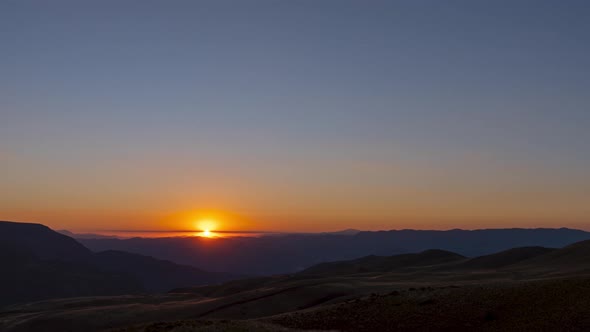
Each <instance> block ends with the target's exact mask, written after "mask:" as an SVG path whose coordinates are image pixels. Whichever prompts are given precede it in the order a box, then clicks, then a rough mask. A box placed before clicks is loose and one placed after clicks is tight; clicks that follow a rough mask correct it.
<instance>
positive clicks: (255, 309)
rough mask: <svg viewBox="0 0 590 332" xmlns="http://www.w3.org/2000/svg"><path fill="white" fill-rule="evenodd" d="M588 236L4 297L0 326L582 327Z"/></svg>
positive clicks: (589, 304) (589, 310) (588, 311)
mask: <svg viewBox="0 0 590 332" xmlns="http://www.w3.org/2000/svg"><path fill="white" fill-rule="evenodd" d="M589 246H590V243H581V244H576V245H573V246H569V247H566V248H564V249H559V250H542V249H538V248H525V249H515V250H510V251H507V252H502V253H498V254H494V255H489V256H483V257H479V258H475V259H469V258H465V257H459V256H455V255H453V254H452V253H444V252H433V251H428V252H425V253H421V254H413V255H410V256H408V255H404V256H403V257H395V256H392V257H381V258H380V257H369V258H366V259H357V260H353V261H345V262H338V263H334V264H322V265H321V266H317V267H314V268H312V269H309V270H306V271H303V272H302V273H299V274H295V275H283V276H273V277H264V278H256V279H246V280H237V281H232V282H228V283H224V284H220V285H210V286H201V287H191V288H183V289H176V290H173V291H171V292H170V293H168V294H160V295H136V296H110V297H83V298H70V299H58V300H50V301H43V302H36V303H30V304H26V305H19V306H11V307H5V308H4V309H3V310H2V311H1V312H0V330H2V331H11V332H18V331H85V332H92V331H177V332H180V331H300V330H336V331H473V330H483V331H486V330H489V331H530V330H537V331H586V330H589V329H590V318H589V317H590V274H588V271H589V269H588V265H589V263H588V262H589V261H588V260H586V259H584V257H586V256H585V255H586V254H587V253H588V247H589ZM433 253H434V256H433ZM433 257H440V258H441V261H440V263H437V261H436V260H432V258H433ZM449 257H451V258H452V259H449ZM425 264H427V265H425ZM331 266H334V267H335V268H334V271H331V270H330V268H329V267H331ZM314 271H316V272H317V273H313V272H314Z"/></svg>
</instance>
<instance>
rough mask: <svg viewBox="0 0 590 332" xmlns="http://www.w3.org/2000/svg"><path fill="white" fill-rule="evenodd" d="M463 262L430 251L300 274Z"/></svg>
mask: <svg viewBox="0 0 590 332" xmlns="http://www.w3.org/2000/svg"><path fill="white" fill-rule="evenodd" d="M462 260H465V257H464V256H462V255H459V254H456V253H453V252H450V251H445V250H436V249H430V250H426V251H423V252H420V253H417V254H402V255H395V256H389V257H381V256H366V257H363V258H359V259H355V260H350V261H341V262H329V263H322V264H318V265H315V266H312V267H310V268H308V269H305V270H303V271H302V272H301V273H300V274H313V275H345V274H353V273H362V272H390V271H395V270H400V269H405V268H411V267H425V266H432V265H439V264H445V263H450V262H457V261H462Z"/></svg>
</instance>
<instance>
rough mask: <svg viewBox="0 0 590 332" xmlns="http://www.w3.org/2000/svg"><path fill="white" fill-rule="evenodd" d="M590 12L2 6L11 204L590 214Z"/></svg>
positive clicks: (121, 221) (420, 6)
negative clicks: (589, 145) (589, 144)
mask: <svg viewBox="0 0 590 332" xmlns="http://www.w3.org/2000/svg"><path fill="white" fill-rule="evenodd" d="M589 17H590V3H588V2H587V1H360V0H359V1H317V0H314V1H311V0H310V1H219V0H217V1H174V0H171V1H163V0H162V1H80V0H78V1H59V0H57V1H40V0H39V1H26V0H18V1H17V0H4V1H2V2H0V47H1V51H0V163H1V165H2V172H1V173H0V184H1V186H2V192H1V193H0V211H1V213H2V215H0V219H13V220H14V219H17V220H34V221H39V222H45V223H47V224H49V225H52V226H55V227H69V228H73V229H75V228H79V229H98V228H101V227H107V228H108V227H115V226H119V228H131V229H152V228H165V227H170V228H186V223H187V221H186V220H188V219H187V218H189V219H190V218H192V217H187V215H191V214H193V213H194V214H197V213H200V212H199V211H217V212H216V213H218V214H219V213H220V212H219V211H222V212H223V213H221V214H224V215H226V217H225V218H226V219H227V221H226V222H227V223H228V225H231V226H227V227H230V228H236V229H241V228H243V229H245V228H248V227H250V228H252V227H253V228H255V229H267V230H285V229H288V230H324V229H326V230H328V229H338V228H344V227H355V228H361V229H363V228H364V229H378V228H400V227H415V228H449V227H466V228H469V227H500V226H502V227H503V226H507V225H515V226H525V227H529V226H564V225H569V226H576V227H585V228H590V224H589V223H588V222H589V221H590V219H589V217H590V176H589V170H590V148H589V147H588V142H590V130H589V129H590V78H589V72H590V70H589V69H590V43H589V42H588V41H589V37H590V19H588V18H589ZM178 215H182V216H183V217H178ZM175 218H176V219H175Z"/></svg>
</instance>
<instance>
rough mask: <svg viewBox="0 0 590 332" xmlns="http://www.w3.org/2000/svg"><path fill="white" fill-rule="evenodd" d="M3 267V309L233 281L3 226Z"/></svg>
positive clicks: (38, 228) (41, 229)
mask: <svg viewBox="0 0 590 332" xmlns="http://www.w3.org/2000/svg"><path fill="white" fill-rule="evenodd" d="M0 267H1V271H2V273H0V305H3V304H9V303H15V302H22V301H34V300H41V299H49V298H55V297H70V296H90V295H117V294H133V293H138V292H145V291H146V290H147V291H167V290H169V289H171V288H176V287H182V286H190V285H199V284H209V283H216V282H219V281H224V280H227V279H228V278H230V277H231V276H230V275H228V274H222V273H210V272H206V271H203V270H200V269H197V268H195V267H192V266H185V265H179V264H175V263H172V262H169V261H164V260H159V259H155V258H152V257H147V256H142V255H137V254H131V253H125V252H115V251H106V252H100V253H92V252H91V251H90V250H88V249H87V248H86V247H84V246H83V245H81V244H80V243H78V242H77V241H76V240H74V239H72V238H70V237H68V236H65V235H63V234H59V233H57V232H55V231H53V230H51V229H49V228H48V227H46V226H43V225H40V224H28V223H15V222H3V221H2V222H0Z"/></svg>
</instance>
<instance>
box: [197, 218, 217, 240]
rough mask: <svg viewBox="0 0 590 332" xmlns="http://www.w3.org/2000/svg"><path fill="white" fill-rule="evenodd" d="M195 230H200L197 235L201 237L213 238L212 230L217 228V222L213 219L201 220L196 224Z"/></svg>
mask: <svg viewBox="0 0 590 332" xmlns="http://www.w3.org/2000/svg"><path fill="white" fill-rule="evenodd" d="M196 226H197V227H196V228H197V229H199V230H201V231H200V232H199V233H198V234H197V235H198V236H202V237H214V236H215V233H214V232H213V229H215V228H216V227H217V221H216V220H213V219H201V220H199V221H198V222H197V225H196Z"/></svg>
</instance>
